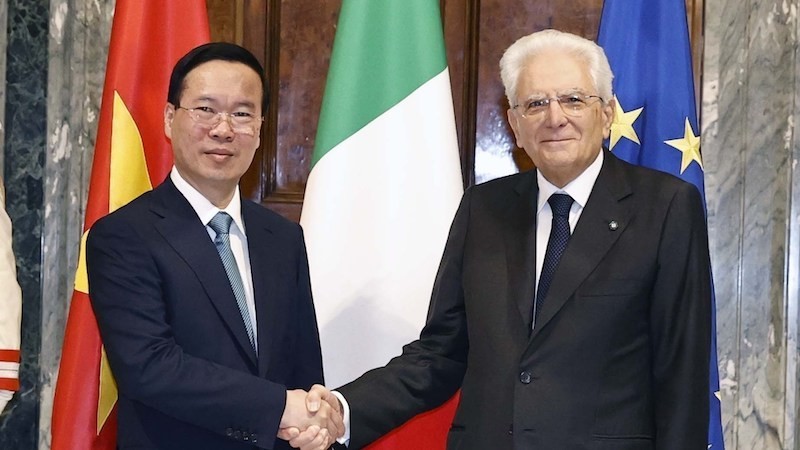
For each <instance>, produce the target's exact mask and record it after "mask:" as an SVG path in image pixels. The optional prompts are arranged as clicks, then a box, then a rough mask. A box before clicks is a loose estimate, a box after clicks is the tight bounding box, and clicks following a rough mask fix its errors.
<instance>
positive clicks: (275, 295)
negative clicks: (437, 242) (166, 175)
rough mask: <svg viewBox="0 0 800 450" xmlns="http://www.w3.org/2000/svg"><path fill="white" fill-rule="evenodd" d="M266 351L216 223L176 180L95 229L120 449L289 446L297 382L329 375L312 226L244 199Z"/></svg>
mask: <svg viewBox="0 0 800 450" xmlns="http://www.w3.org/2000/svg"><path fill="white" fill-rule="evenodd" d="M242 217H243V220H244V224H245V231H246V233H247V242H248V248H249V254H250V265H251V268H252V275H253V291H254V297H255V307H256V317H257V324H258V349H259V354H258V356H256V354H255V352H254V351H253V349H252V347H251V346H250V344H249V341H248V338H247V332H246V331H245V328H244V323H243V321H242V318H241V316H240V313H239V310H238V308H237V305H236V299H235V297H234V294H233V291H232V290H231V287H230V283H229V281H228V278H227V276H226V274H225V269H224V267H223V265H222V262H221V261H220V258H219V256H218V254H217V250H216V248H215V247H214V243H213V242H212V241H211V239H210V238H209V236H208V232H207V231H206V228H205V226H204V225H203V224H202V223H201V221H200V219H199V218H198V217H197V214H196V213H195V211H194V210H193V209H192V207H191V205H190V204H189V202H188V201H187V200H186V199H185V198H184V197H183V195H182V194H181V193H180V192H179V191H178V190H177V188H176V187H175V185H174V184H173V183H172V182H171V181H170V180H169V179H167V180H166V181H165V182H164V183H162V184H161V185H160V186H158V187H157V188H156V189H154V190H153V191H150V192H148V193H145V194H143V195H142V196H140V197H139V198H137V199H135V200H134V201H132V202H131V203H129V204H128V205H126V206H124V207H122V208H120V209H119V210H117V211H115V212H113V213H111V214H109V215H108V216H106V217H104V218H102V219H100V220H98V221H97V222H96V223H95V224H94V225H93V226H92V229H91V231H90V232H89V237H88V241H87V247H86V248H87V269H88V276H89V294H90V297H91V301H92V306H93V307H94V311H95V314H96V316H97V322H98V325H99V328H100V335H101V337H102V340H103V344H104V346H105V350H106V352H107V354H108V360H109V362H110V365H111V369H112V371H113V373H114V376H115V378H116V381H117V384H118V387H119V404H118V445H119V448H121V449H128V448H130V449H170V450H172V449H190V448H191V449H209V450H211V449H214V450H220V449H230V450H234V449H247V448H255V447H258V448H267V449H271V448H289V447H288V444H286V443H285V442H283V441H280V440H276V434H277V432H278V424H279V422H280V418H281V415H282V413H283V409H284V405H285V401H286V389H292V388H305V389H307V388H309V387H310V386H311V385H312V384H314V383H322V382H323V376H322V358H321V354H320V345H319V336H318V330H317V323H316V316H315V313H314V306H313V302H312V298H311V289H310V283H309V275H308V262H307V257H306V250H305V243H304V240H303V234H302V230H301V228H300V227H299V225H297V224H294V223H292V222H290V221H287V220H286V219H283V218H282V217H280V216H278V215H277V214H275V213H273V212H271V211H269V210H267V209H265V208H263V207H261V206H259V205H257V204H255V203H253V202H250V201H247V200H244V201H242Z"/></svg>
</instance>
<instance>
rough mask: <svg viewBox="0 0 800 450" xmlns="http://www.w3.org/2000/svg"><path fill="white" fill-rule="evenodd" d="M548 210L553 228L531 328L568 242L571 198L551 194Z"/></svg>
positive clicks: (534, 323)
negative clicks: (550, 211) (549, 210)
mask: <svg viewBox="0 0 800 450" xmlns="http://www.w3.org/2000/svg"><path fill="white" fill-rule="evenodd" d="M547 203H550V209H551V210H553V227H552V228H551V229H550V239H548V241H547V252H546V253H545V254H544V262H543V263H542V273H541V274H539V288H538V289H536V304H535V305H534V307H533V324H532V325H533V326H532V327H531V328H533V327H535V326H536V319H537V318H538V317H539V312H540V311H541V310H542V304H543V302H544V299H545V297H546V296H547V291H549V290H550V283H551V282H552V281H553V275H554V274H555V273H556V267H558V260H560V259H561V254H562V253H564V249H565V248H567V242H569V237H570V232H569V209H570V208H571V207H572V197H570V196H569V195H567V194H553V195H551V196H550V198H549V199H548V200H547Z"/></svg>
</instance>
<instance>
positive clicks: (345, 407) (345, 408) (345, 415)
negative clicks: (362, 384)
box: [331, 391, 350, 446]
mask: <svg viewBox="0 0 800 450" xmlns="http://www.w3.org/2000/svg"><path fill="white" fill-rule="evenodd" d="M331 394H333V395H335V396H336V398H338V399H339V403H341V404H342V419H344V435H342V437H340V438H339V439H336V442H338V443H340V444H342V445H346V446H350V405H349V404H348V403H347V400H345V399H344V396H343V395H342V394H340V393H339V392H337V391H331Z"/></svg>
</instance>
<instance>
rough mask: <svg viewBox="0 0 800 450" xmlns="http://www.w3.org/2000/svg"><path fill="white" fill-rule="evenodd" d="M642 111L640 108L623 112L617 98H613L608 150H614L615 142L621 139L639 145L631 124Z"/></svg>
mask: <svg viewBox="0 0 800 450" xmlns="http://www.w3.org/2000/svg"><path fill="white" fill-rule="evenodd" d="M643 109H644V108H643V107H642V108H639V109H634V110H633V111H628V112H625V110H624V109H622V105H621V104H620V103H619V99H618V98H617V96H616V95H615V96H614V122H612V123H611V142H610V148H609V150H614V146H615V145H617V142H618V141H619V140H620V139H621V138H623V137H625V138H628V139H630V140H632V141H633V142H636V143H637V144H640V145H641V143H640V142H639V136H637V135H636V131H635V130H634V129H633V122H635V121H636V119H638V118H639V114H641V113H642V110H643Z"/></svg>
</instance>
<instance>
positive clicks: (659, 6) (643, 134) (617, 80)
mask: <svg viewBox="0 0 800 450" xmlns="http://www.w3.org/2000/svg"><path fill="white" fill-rule="evenodd" d="M597 42H598V43H599V44H600V46H602V47H603V49H604V50H605V52H606V55H607V56H608V60H609V62H610V63H611V70H612V71H613V72H614V93H615V95H616V98H617V102H618V104H619V105H637V106H638V107H642V108H643V109H642V110H641V112H640V114H639V115H638V116H637V117H633V116H632V115H626V116H625V117H624V118H623V119H624V120H623V119H620V122H619V123H618V126H617V134H616V135H615V134H613V133H612V136H613V137H616V140H615V141H613V142H612V144H613V149H612V151H613V152H614V154H615V155H617V156H619V157H620V158H622V159H624V160H626V161H628V162H631V163H633V164H639V165H642V166H647V167H650V168H654V169H658V170H661V171H664V172H668V173H671V174H673V175H675V176H677V177H680V178H682V179H684V180H685V181H688V182H690V183H692V184H694V185H695V186H696V187H697V189H698V190H699V191H700V194H701V195H702V196H703V200H704V201H705V187H704V185H703V164H702V157H701V153H700V133H699V130H700V128H699V126H698V123H697V110H696V109H695V99H694V78H693V76H692V53H691V47H690V46H689V29H688V26H687V22H686V5H685V3H684V0H605V2H603V13H602V16H601V18H600V31H599V33H598V37H597ZM629 107H630V106H629ZM619 108H620V110H621V106H620V107H619ZM620 110H618V113H619V111H620ZM626 114H630V113H626ZM628 125H630V128H631V129H628V128H627V126H628ZM694 130H697V133H695V131H694ZM623 132H624V134H623ZM622 136H625V137H628V139H620V137H622ZM630 136H636V137H637V138H638V142H637V140H635V139H631V138H630ZM681 136H682V137H681ZM712 288H713V287H712ZM712 293H713V289H712ZM712 300H713V295H712ZM712 311H715V308H713V307H712ZM712 333H713V334H712V342H711V360H710V361H709V381H710V392H709V398H710V406H711V410H710V416H709V430H708V448H709V449H711V450H724V448H725V444H724V441H723V437H722V420H721V416H720V401H719V370H718V368H717V338H716V317H715V315H713V316H712Z"/></svg>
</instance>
